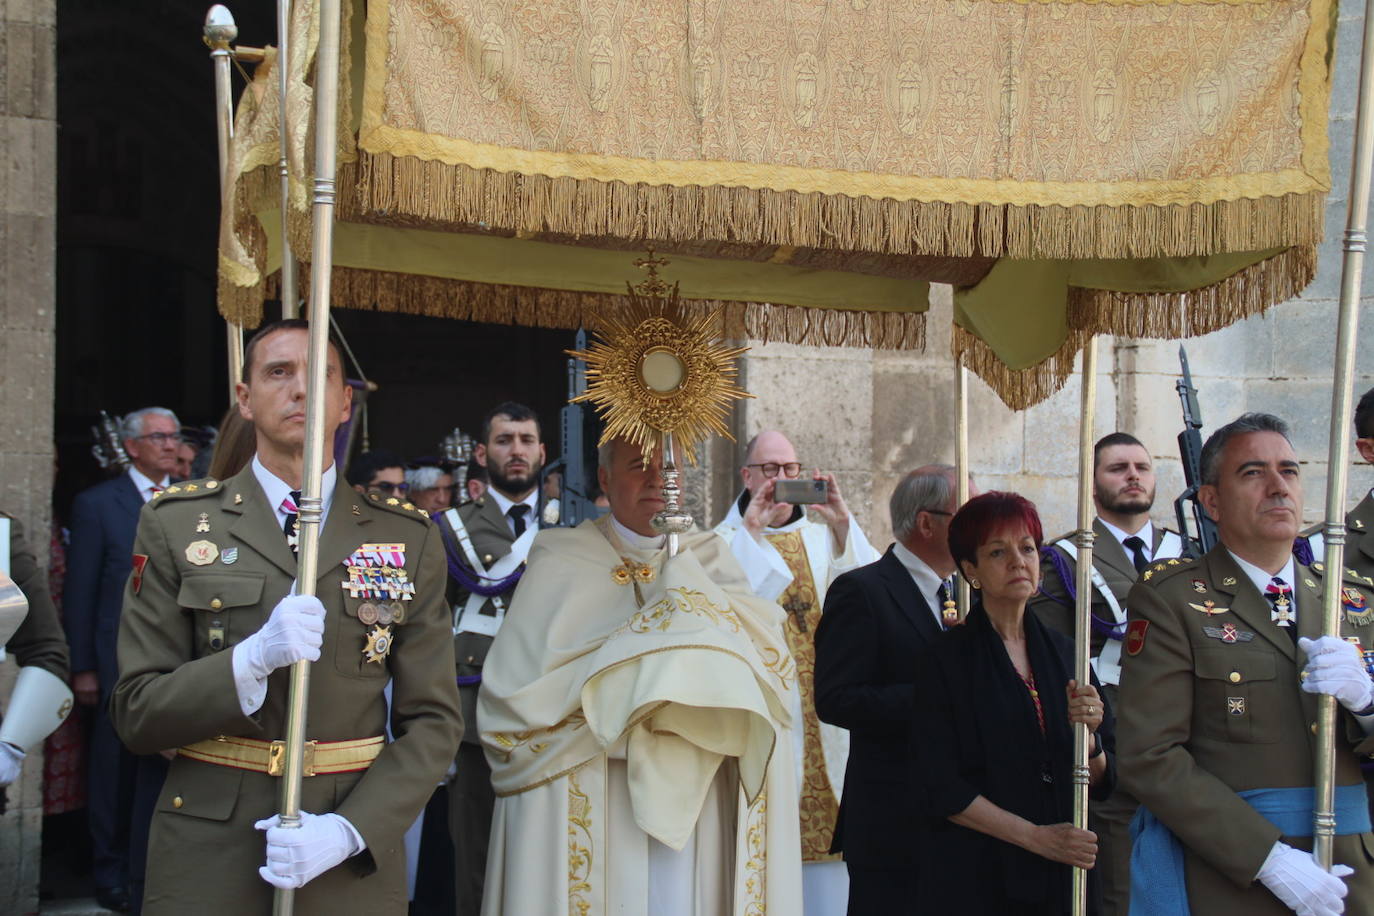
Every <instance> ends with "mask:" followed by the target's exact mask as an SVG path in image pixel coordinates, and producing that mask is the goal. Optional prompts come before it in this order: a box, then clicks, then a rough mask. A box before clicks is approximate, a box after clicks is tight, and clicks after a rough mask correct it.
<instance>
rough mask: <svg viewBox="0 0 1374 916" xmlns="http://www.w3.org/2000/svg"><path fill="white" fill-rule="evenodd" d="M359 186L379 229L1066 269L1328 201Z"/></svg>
mask: <svg viewBox="0 0 1374 916" xmlns="http://www.w3.org/2000/svg"><path fill="white" fill-rule="evenodd" d="M358 179H359V180H358V185H357V188H356V191H357V195H358V196H357V200H356V206H357V207H358V208H359V209H360V212H359V213H357V214H356V215H357V216H359V217H361V218H363V219H366V220H368V221H370V222H385V223H404V224H407V225H415V221H417V220H418V221H419V224H420V225H425V226H430V227H434V228H463V227H473V226H477V225H481V226H486V227H489V228H493V229H499V230H506V231H511V232H516V233H543V232H551V233H563V234H569V235H593V236H607V235H609V236H618V237H621V238H633V239H644V238H652V239H665V240H669V241H688V240H700V239H704V238H710V239H717V240H725V241H737V242H746V243H753V244H763V245H791V246H796V247H799V248H827V249H835V248H838V249H841V250H847V251H872V252H878V253H882V254H901V255H909V254H918V255H930V256H939V257H969V256H983V257H1012V258H1041V259H1057V260H1072V259H1086V258H1159V257H1187V256H1192V255H1203V254H1215V253H1217V252H1223V251H1259V250H1263V249H1266V248H1281V247H1288V246H1292V245H1314V244H1317V243H1318V242H1320V241H1321V236H1322V229H1323V206H1324V201H1325V195H1324V194H1323V193H1321V192H1311V193H1294V194H1285V195H1282V196H1278V197H1263V198H1258V199H1248V198H1244V199H1239V200H1223V201H1217V202H1216V203H1212V204H1190V205H1172V206H1142V207H1108V206H1097V207H1061V206H1024V207H1023V206H1012V205H1000V204H998V205H994V204H960V203H943V202H940V201H897V200H892V199H889V198H883V199H876V198H871V197H847V196H844V195H826V194H799V193H796V192H791V191H773V190H767V189H754V188H735V187H701V186H685V187H671V186H666V185H648V184H626V183H623V182H614V181H612V182H603V181H595V180H585V181H582V180H577V179H573V178H549V177H546V176H543V175H526V174H521V173H518V172H497V171H494V170H490V169H474V168H470V167H468V166H464V165H448V164H446V163H443V162H439V161H436V160H422V159H418V158H415V157H412V156H402V157H397V156H392V155H391V154H389V153H367V152H364V151H362V150H359V154H358ZM340 184H341V186H342V182H341V183H340ZM342 215H343V211H341V216H342ZM353 215H354V214H352V213H349V214H348V216H344V218H350V217H352V216H353Z"/></svg>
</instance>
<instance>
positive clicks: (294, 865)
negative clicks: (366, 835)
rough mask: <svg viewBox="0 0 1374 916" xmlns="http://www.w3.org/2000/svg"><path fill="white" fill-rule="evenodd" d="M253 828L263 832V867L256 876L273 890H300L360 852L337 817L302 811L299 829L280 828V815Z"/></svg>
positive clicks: (348, 827)
mask: <svg viewBox="0 0 1374 916" xmlns="http://www.w3.org/2000/svg"><path fill="white" fill-rule="evenodd" d="M253 826H254V827H256V828H257V829H258V830H266V831H267V864H266V865H264V866H263V867H262V868H259V869H258V874H260V875H262V880H264V881H266V882H267V883H268V884H270V885H272V886H273V887H280V888H283V889H287V888H295V887H304V886H305V885H306V884H308V883H309V882H310V881H312V880H313V879H315V878H317V877H319V876H320V875H322V874H324V873H325V872H327V871H329V869H331V868H333V867H334V866H335V865H338V864H339V863H340V862H342V861H343V860H344V859H347V858H348V857H349V856H353V855H357V854H358V853H360V852H362V851H363V848H362V845H361V844H360V843H359V842H358V838H357V833H356V832H355V831H354V830H353V826H352V825H351V824H349V823H348V821H347V820H345V819H344V818H342V817H340V816H339V815H337V814H307V813H306V812H304V811H302V812H301V825H300V826H299V827H282V826H281V815H280V814H274V815H272V816H271V817H269V818H266V819H264V820H261V821H258V822H257V823H256V824H254V825H253Z"/></svg>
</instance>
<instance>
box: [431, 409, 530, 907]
mask: <svg viewBox="0 0 1374 916" xmlns="http://www.w3.org/2000/svg"><path fill="white" fill-rule="evenodd" d="M544 457H545V456H544V443H543V441H542V439H541V438H540V429H539V418H538V417H537V416H535V413H534V411H532V410H531V409H530V408H528V407H526V406H525V405H523V404H517V403H515V402H513V401H507V402H505V403H503V404H498V405H497V406H495V407H493V408H492V409H491V410H490V411H488V413H487V416H486V418H485V419H484V420H483V421H482V429H481V434H480V439H479V441H478V443H477V445H476V448H475V449H474V450H473V459H474V460H475V461H476V462H477V463H478V464H479V465H481V466H482V467H483V468H485V469H486V473H487V478H488V488H487V492H486V494H485V495H483V496H479V497H478V498H477V499H474V500H473V501H471V502H468V503H464V504H463V505H462V506H460V507H458V508H457V509H449V510H447V511H446V512H444V513H442V514H441V515H439V516H438V518H437V521H438V525H439V529H440V532H441V533H442V535H443V538H444V544H445V547H446V548H447V551H448V564H449V573H450V579H449V600H450V603H451V604H452V605H453V608H454V634H455V635H454V640H453V649H454V654H455V657H456V661H457V675H458V692H459V694H460V695H461V697H462V701H463V718H464V720H465V721H466V722H467V724H468V727H467V731H466V732H465V734H464V736H463V744H462V746H461V747H460V748H459V750H458V757H457V761H456V766H457V771H456V772H455V773H454V777H453V781H452V783H451V784H450V786H449V830H450V832H451V833H452V836H453V846H454V856H455V859H456V865H455V869H454V876H453V877H454V881H455V884H456V888H455V890H456V893H457V900H458V912H459V913H477V912H478V911H480V910H481V908H482V883H483V878H484V875H485V873H486V868H487V846H488V842H489V839H490V835H491V815H492V809H493V808H494V807H495V805H496V796H495V794H494V793H493V791H492V788H491V768H490V767H489V766H488V765H487V759H486V757H485V755H484V754H483V752H482V745H481V744H480V743H479V741H478V728H477V724H476V723H477V691H478V688H479V687H480V686H481V683H482V665H483V664H484V663H485V662H486V658H487V650H488V649H489V648H491V641H492V637H494V636H495V635H496V631H497V630H498V629H499V628H500V626H501V621H502V620H503V619H504V617H505V613H506V608H507V607H508V606H509V602H510V599H511V592H512V591H513V590H514V588H515V583H516V582H518V581H519V579H520V575H521V574H522V573H523V572H524V565H525V557H526V556H527V555H528V554H529V549H530V544H531V543H532V542H533V541H534V535H535V532H536V531H537V530H538V528H539V519H538V501H539V492H538V485H539V471H540V469H541V468H543V466H544Z"/></svg>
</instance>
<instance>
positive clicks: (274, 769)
mask: <svg viewBox="0 0 1374 916" xmlns="http://www.w3.org/2000/svg"><path fill="white" fill-rule="evenodd" d="M285 774H286V742H285V741H283V740H281V739H278V740H276V741H273V742H272V743H271V744H269V745H268V746H267V775H268V776H283V775H285ZM301 775H302V776H314V775H315V742H314V741H307V742H305V755H304V759H303V761H302V766H301Z"/></svg>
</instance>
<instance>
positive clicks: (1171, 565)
mask: <svg viewBox="0 0 1374 916" xmlns="http://www.w3.org/2000/svg"><path fill="white" fill-rule="evenodd" d="M1195 562H1197V561H1196V560H1194V559H1193V558H1192V557H1170V558H1169V559H1167V560H1160V561H1159V562H1158V563H1151V564H1150V566H1149V568H1148V569H1146V570H1145V571H1144V572H1143V573H1141V574H1140V581H1141V582H1159V581H1161V580H1163V579H1166V578H1168V577H1169V576H1172V575H1174V574H1175V573H1178V572H1182V571H1183V570H1185V569H1187V568H1188V567H1190V566H1192V565H1193V564H1194V563H1195Z"/></svg>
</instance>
